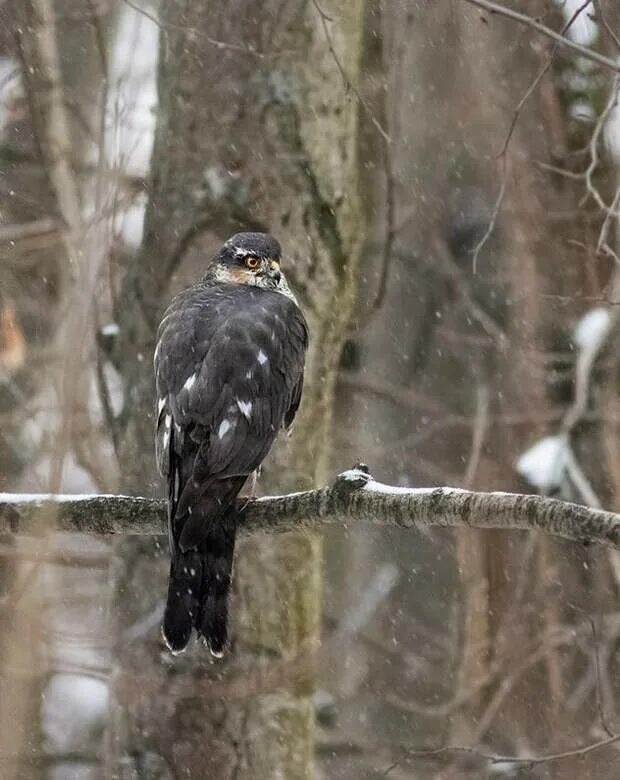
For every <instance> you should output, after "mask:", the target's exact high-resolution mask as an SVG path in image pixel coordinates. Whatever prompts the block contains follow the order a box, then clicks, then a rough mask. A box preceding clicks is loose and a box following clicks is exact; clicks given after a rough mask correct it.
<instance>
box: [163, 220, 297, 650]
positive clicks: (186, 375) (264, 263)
mask: <svg viewBox="0 0 620 780" xmlns="http://www.w3.org/2000/svg"><path fill="white" fill-rule="evenodd" d="M280 262H281V250H280V245H279V244H278V242H277V241H276V240H275V238H273V237H272V236H270V235H268V234H266V233H238V234H236V235H234V236H232V238H230V239H229V240H228V241H226V243H225V244H224V245H223V246H222V248H221V249H220V250H219V252H218V253H217V254H216V255H215V257H214V258H213V260H212V262H211V263H210V265H209V266H208V268H207V272H206V274H205V276H204V277H203V278H202V279H201V280H200V281H199V282H198V283H196V284H195V285H194V286H193V287H190V288H189V289H187V290H185V291H183V292H181V293H180V294H179V295H177V296H176V298H175V299H174V300H173V301H172V303H171V304H170V306H169V307H168V309H167V311H166V312H165V314H164V317H163V319H162V321H161V324H160V326H159V330H158V333H157V347H156V349H155V360H154V363H155V378H156V386H157V411H156V420H157V430H156V455H157V462H158V467H159V471H160V473H161V474H162V476H163V477H165V479H166V480H167V482H168V528H169V542H170V555H171V563H170V581H169V586H168V601H167V604H166V610H165V613H164V621H163V627H162V633H163V636H164V640H165V642H166V644H167V646H168V648H169V649H170V650H171V651H172V652H173V653H180V652H182V651H183V650H184V649H185V648H186V647H187V644H188V642H189V640H190V637H191V633H192V628H195V629H196V632H197V634H198V636H199V637H202V639H203V640H204V642H205V643H206V644H207V646H208V647H209V649H210V650H211V653H212V654H213V655H214V656H216V657H221V655H222V654H223V651H224V648H225V645H226V641H227V617H228V591H229V588H230V581H231V573H232V562H233V549H234V544H235V532H236V526H237V513H236V511H235V508H234V503H235V499H236V497H237V495H238V494H239V492H240V491H241V489H242V487H243V485H244V483H245V482H246V480H247V479H248V477H249V476H250V475H251V474H252V473H253V472H255V471H256V469H258V467H259V466H260V464H261V462H262V461H263V459H264V458H265V457H266V455H267V453H268V452H269V450H270V449H271V446H272V445H273V443H274V441H275V440H276V437H277V436H278V433H279V432H280V431H281V430H282V429H283V428H286V429H288V428H289V427H290V425H291V424H292V422H293V418H294V417H295V413H296V411H297V408H298V406H299V402H300V400H301V392H302V386H303V372H304V359H305V352H306V346H307V342H308V330H307V326H306V321H305V319H304V316H303V314H302V312H301V309H300V308H299V306H298V305H297V301H296V299H295V296H294V295H293V293H292V292H291V290H290V288H289V286H288V284H287V282H286V278H285V276H284V274H283V272H282V270H281V268H280Z"/></svg>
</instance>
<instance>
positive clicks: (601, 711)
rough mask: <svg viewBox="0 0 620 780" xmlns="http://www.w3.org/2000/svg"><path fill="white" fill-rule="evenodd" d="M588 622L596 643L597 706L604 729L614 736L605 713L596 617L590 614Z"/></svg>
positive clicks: (610, 735) (608, 734) (609, 735)
mask: <svg viewBox="0 0 620 780" xmlns="http://www.w3.org/2000/svg"><path fill="white" fill-rule="evenodd" d="M588 622H589V623H590V628H591V629H592V642H593V644H594V664H595V668H596V707H597V710H598V717H599V721H600V723H601V726H602V727H603V731H604V732H605V733H606V734H607V736H608V737H613V736H614V732H613V731H612V729H611V727H610V725H609V723H608V722H607V716H606V715H605V709H604V707H603V688H602V685H601V660H600V658H599V647H598V637H597V633H596V624H595V622H594V618H592V617H591V616H590V615H588Z"/></svg>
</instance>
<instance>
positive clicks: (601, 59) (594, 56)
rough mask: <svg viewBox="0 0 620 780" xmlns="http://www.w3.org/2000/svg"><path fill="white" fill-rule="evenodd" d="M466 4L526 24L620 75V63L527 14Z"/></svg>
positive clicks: (472, 0)
mask: <svg viewBox="0 0 620 780" xmlns="http://www.w3.org/2000/svg"><path fill="white" fill-rule="evenodd" d="M465 2H466V3H469V4H470V5H475V6H477V7H478V8H482V9H483V10H484V11H488V12H489V13H491V14H498V16H505V17H506V18H507V19H512V20H513V21H514V22H518V23H519V24H524V25H525V26H526V27H531V28H532V29H533V30H536V31H537V32H539V33H541V35H544V36H546V37H547V38H551V40H552V41H555V42H556V43H558V44H559V45H560V46H563V47H564V48H567V49H572V50H573V51H576V52H578V53H579V54H581V56H582V57H585V58H586V59H587V60H592V62H596V63H597V64H598V65H602V66H603V67H605V68H608V69H609V70H611V71H613V72H614V73H620V63H618V62H615V61H614V60H612V59H610V58H609V57H605V56H604V55H603V54H599V53H598V52H597V51H593V50H592V49H588V47H587V46H582V45H581V44H579V43H576V42H575V41H571V39H570V38H565V37H564V36H563V35H562V34H561V33H558V32H556V31H555V30H552V29H551V28H550V27H546V26H545V25H544V24H541V23H540V22H538V21H537V20H536V19H533V18H532V17H531V16H527V14H521V13H519V12H518V11H513V10H512V8H506V7H505V6H503V5H500V4H499V3H491V2H489V0H465Z"/></svg>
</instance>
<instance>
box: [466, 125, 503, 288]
mask: <svg viewBox="0 0 620 780" xmlns="http://www.w3.org/2000/svg"><path fill="white" fill-rule="evenodd" d="M511 132H512V131H511ZM508 140H510V139H508ZM507 151H508V148H507V144H505V145H504V150H503V151H502V154H501V184H500V187H499V192H498V194H497V198H496V200H495V205H494V206H493V211H492V212H491V219H490V220H489V224H488V225H487V229H486V230H485V231H484V235H483V236H482V238H481V239H480V241H478V243H477V244H476V246H475V247H474V248H473V250H472V261H471V263H472V270H473V272H474V273H476V270H477V267H478V255H479V254H480V250H481V249H482V248H483V246H484V245H485V244H486V242H487V241H488V240H489V238H490V237H491V234H492V233H493V231H494V230H495V223H496V222H497V217H498V215H499V210H500V208H501V207H502V202H503V200H504V195H505V194H506V183H507V180H508V164H507V159H508V157H507Z"/></svg>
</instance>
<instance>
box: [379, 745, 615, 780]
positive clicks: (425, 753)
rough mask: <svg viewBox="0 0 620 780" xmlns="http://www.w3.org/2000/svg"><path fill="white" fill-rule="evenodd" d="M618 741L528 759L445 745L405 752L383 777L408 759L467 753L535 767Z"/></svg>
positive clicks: (485, 758) (495, 761)
mask: <svg viewBox="0 0 620 780" xmlns="http://www.w3.org/2000/svg"><path fill="white" fill-rule="evenodd" d="M618 741H620V734H614V735H612V736H611V737H606V738H605V739H600V740H599V741H598V742H592V743H590V744H589V745H584V746H583V747H580V748H574V749H573V750H565V751H564V752H562V753H548V754H547V755H543V756H531V757H529V758H526V757H522V756H499V755H494V754H493V753H485V752H484V751H482V750H479V749H478V748H475V747H466V746H464V745H446V746H445V747H440V748H434V749H429V750H407V751H406V752H405V755H404V756H403V757H402V758H400V759H399V760H398V761H395V762H394V763H393V764H391V765H390V766H389V767H388V768H387V769H386V770H385V771H384V772H383V776H384V777H387V775H388V774H390V772H392V771H393V770H394V769H396V767H397V766H399V765H400V764H402V762H403V761H405V760H406V759H408V758H433V757H436V756H441V755H443V754H445V753H468V754H470V755H472V756H476V757H477V758H480V759H483V760H484V761H488V762H489V763H490V764H519V765H520V766H535V765H537V764H548V763H550V762H552V761H564V760H565V759H568V758H583V757H584V756H587V755H588V753H593V752H594V751H596V750H600V749H601V748H605V747H608V746H609V745H612V744H614V743H615V742H618Z"/></svg>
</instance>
